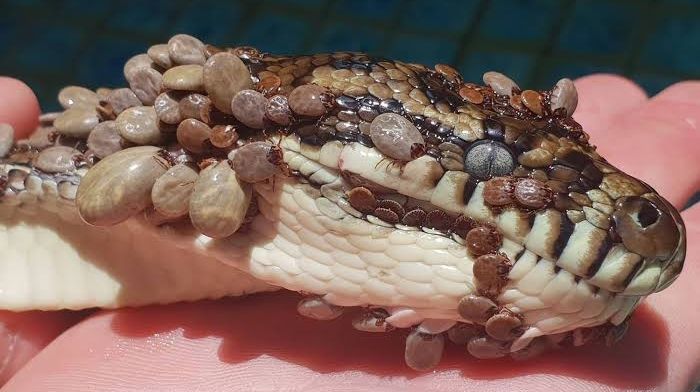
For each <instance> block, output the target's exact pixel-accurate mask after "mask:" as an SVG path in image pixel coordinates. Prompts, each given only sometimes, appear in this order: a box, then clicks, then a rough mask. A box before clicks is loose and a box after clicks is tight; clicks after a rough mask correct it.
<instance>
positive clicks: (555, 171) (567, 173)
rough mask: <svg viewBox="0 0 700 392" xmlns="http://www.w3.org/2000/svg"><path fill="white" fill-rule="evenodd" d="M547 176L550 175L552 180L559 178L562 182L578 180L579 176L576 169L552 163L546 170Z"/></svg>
mask: <svg viewBox="0 0 700 392" xmlns="http://www.w3.org/2000/svg"><path fill="white" fill-rule="evenodd" d="M548 174H549V177H551V178H552V179H554V180H559V181H563V182H572V181H576V180H578V177H579V172H577V171H576V170H574V169H572V168H570V167H567V166H563V165H554V166H552V168H551V169H550V170H549V172H548Z"/></svg>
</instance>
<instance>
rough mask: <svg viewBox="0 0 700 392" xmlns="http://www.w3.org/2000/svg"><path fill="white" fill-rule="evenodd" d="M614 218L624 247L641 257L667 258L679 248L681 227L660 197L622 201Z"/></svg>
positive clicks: (629, 198)
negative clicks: (679, 227)
mask: <svg viewBox="0 0 700 392" xmlns="http://www.w3.org/2000/svg"><path fill="white" fill-rule="evenodd" d="M612 218H613V220H614V222H615V230H616V233H617V234H618V235H619V236H620V239H621V240H622V243H623V244H624V245H625V246H626V247H627V249H629V250H630V251H632V252H634V253H637V254H639V255H641V256H642V257H646V258H666V257H669V256H670V255H671V254H672V253H673V251H674V250H675V249H676V247H677V246H678V241H679V239H680V232H679V229H678V226H677V224H676V222H675V219H674V218H673V216H672V214H671V213H670V212H668V211H667V209H666V208H664V203H663V201H661V200H659V199H658V196H655V195H653V194H651V195H647V196H646V197H640V196H629V197H625V198H622V199H620V200H618V202H617V208H616V209H615V212H614V213H613V216H612Z"/></svg>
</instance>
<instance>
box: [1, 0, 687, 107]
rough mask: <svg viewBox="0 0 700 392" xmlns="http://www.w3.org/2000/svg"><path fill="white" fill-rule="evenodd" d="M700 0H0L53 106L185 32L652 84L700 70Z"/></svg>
mask: <svg viewBox="0 0 700 392" xmlns="http://www.w3.org/2000/svg"><path fill="white" fill-rule="evenodd" d="M698 19H700V1H697V0H672V1H671V0H666V1H661V0H658V1H657V0H607V1H603V0H598V1H596V0H578V1H577V0H562V1H560V0H463V1H460V0H407V1H401V0H374V1H372V0H349V1H341V0H296V1H294V0H274V1H273V0H269V1H260V0H242V1H187V0H149V1H102V0H92V1H85V0H64V1H61V0H58V1H40V0H0V48H2V50H1V51H0V74H4V75H11V76H15V77H18V78H20V79H22V80H24V81H26V82H27V83H28V84H29V85H30V86H31V87H32V88H33V89H34V90H35V91H36V92H37V93H38V94H39V98H40V100H41V103H42V107H43V108H44V109H45V110H52V109H57V108H58V105H57V103H56V101H55V96H56V93H57V92H58V90H59V89H60V88H61V87H62V86H64V85H67V84H79V85H84V86H87V87H92V88H96V87H99V86H108V87H111V86H121V85H123V84H124V80H123V76H122V66H123V64H124V62H125V61H126V60H127V59H128V58H129V57H131V56H132V55H134V54H137V53H142V52H145V49H147V48H148V46H149V45H151V44H155V43H163V42H166V41H167V39H168V38H169V37H170V36H171V35H173V34H175V33H180V32H183V33H189V34H192V35H195V36H197V37H198V38H199V39H201V40H202V41H204V42H207V43H212V44H221V45H230V46H236V45H240V44H248V45H252V46H256V47H258V48H261V49H263V50H265V51H270V52H282V53H308V52H321V51H333V50H357V51H366V52H370V53H374V54H378V55H381V56H385V57H394V58H397V59H401V60H404V61H410V62H421V63H425V64H430V65H432V64H435V63H448V64H452V65H454V66H456V67H457V68H458V69H460V70H461V71H462V73H463V75H464V76H465V79H468V80H469V79H473V80H480V79H481V74H482V73H483V72H484V71H487V70H499V71H502V72H504V73H506V74H507V75H509V76H511V77H513V78H514V79H515V80H516V81H517V82H518V83H519V84H520V85H521V86H527V87H530V88H533V87H534V88H549V87H550V86H551V85H552V84H553V83H554V82H556V80H558V79H559V78H560V77H562V76H568V77H572V78H573V77H577V76H580V75H585V74H589V73H592V72H615V73H620V74H624V75H627V76H628V77H630V78H632V79H634V80H635V81H636V82H638V83H640V84H641V85H642V86H643V87H644V88H645V89H647V91H648V92H649V93H655V92H658V91H659V90H660V89H663V88H664V87H665V86H667V85H669V84H670V83H673V82H674V81H677V80H681V79H690V78H700V51H699V50H698V49H700V23H698Z"/></svg>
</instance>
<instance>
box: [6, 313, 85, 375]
mask: <svg viewBox="0 0 700 392" xmlns="http://www.w3.org/2000/svg"><path fill="white" fill-rule="evenodd" d="M81 317H82V314H81V313H77V312H38V311H37V312H22V313H13V312H8V311H0V385H2V384H4V383H5V382H7V380H9V379H10V377H12V375H14V374H15V373H16V372H17V371H18V370H19V369H20V368H21V367H22V366H23V365H24V364H25V363H27V361H29V360H30V359H31V358H32V357H34V356H35V355H36V354H37V353H38V352H39V351H41V350H42V349H43V348H44V347H45V346H46V345H47V344H49V343H50V342H51V341H52V340H53V339H54V338H55V337H56V336H58V335H59V334H60V333H62V332H63V331H64V330H65V329H67V328H68V327H70V326H71V325H73V324H75V323H76V322H77V321H78V320H79V319H80V318H81Z"/></svg>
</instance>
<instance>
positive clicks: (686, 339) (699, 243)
mask: <svg viewBox="0 0 700 392" xmlns="http://www.w3.org/2000/svg"><path fill="white" fill-rule="evenodd" d="M683 220H684V221H685V224H686V230H687V238H688V249H687V257H686V263H685V266H684V267H683V272H682V273H681V275H680V276H679V277H678V280H676V282H675V283H673V285H671V287H669V288H668V289H666V290H664V291H662V292H661V293H658V294H655V295H653V296H651V297H650V298H649V301H648V303H649V304H650V305H651V306H652V307H653V308H654V309H655V310H656V311H658V312H660V313H663V314H664V315H665V317H666V318H667V322H668V329H669V335H670V345H669V347H670V355H669V358H670V360H669V363H668V369H669V370H668V373H669V380H668V389H667V390H669V391H688V390H691V388H692V384H691V383H692V382H693V380H695V381H696V382H697V380H700V335H698V333H697V326H698V325H700V308H698V306H697V305H696V303H697V302H696V301H697V298H700V285H698V284H697V279H698V276H700V263H698V261H700V260H699V259H700V204H695V205H694V206H693V207H691V208H689V209H688V210H687V211H684V212H683Z"/></svg>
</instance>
